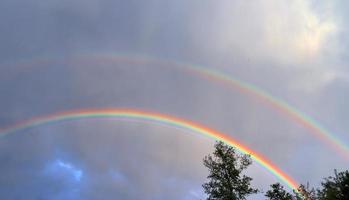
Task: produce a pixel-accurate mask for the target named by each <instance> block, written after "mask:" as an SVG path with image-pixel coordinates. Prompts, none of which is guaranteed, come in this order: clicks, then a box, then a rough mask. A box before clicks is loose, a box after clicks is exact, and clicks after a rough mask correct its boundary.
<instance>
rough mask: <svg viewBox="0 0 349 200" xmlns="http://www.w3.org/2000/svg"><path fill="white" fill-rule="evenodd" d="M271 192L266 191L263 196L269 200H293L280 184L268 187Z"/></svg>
mask: <svg viewBox="0 0 349 200" xmlns="http://www.w3.org/2000/svg"><path fill="white" fill-rule="evenodd" d="M270 187H271V190H268V191H267V192H266V194H265V196H266V197H268V199H270V200H293V199H294V197H293V196H292V195H291V194H290V193H288V192H286V191H285V189H284V187H283V186H282V185H281V184H280V183H275V184H272V185H270Z"/></svg>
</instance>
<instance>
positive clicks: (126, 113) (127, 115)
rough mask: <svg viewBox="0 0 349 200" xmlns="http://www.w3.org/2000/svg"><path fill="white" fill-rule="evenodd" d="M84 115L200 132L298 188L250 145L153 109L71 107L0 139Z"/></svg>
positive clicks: (12, 128)
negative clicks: (226, 145) (248, 157)
mask: <svg viewBox="0 0 349 200" xmlns="http://www.w3.org/2000/svg"><path fill="white" fill-rule="evenodd" d="M84 118H119V119H120V118H121V119H130V120H131V119H133V120H134V119H135V120H144V121H147V122H151V123H159V124H163V125H167V126H171V127H175V128H180V129H185V130H189V131H192V132H195V133H200V134H202V135H205V136H207V137H209V138H212V139H215V140H218V141H222V142H224V143H226V144H228V145H230V146H232V147H235V148H237V149H238V150H239V151H240V152H242V153H244V154H249V155H251V158H252V159H253V160H255V161H256V162H257V163H259V164H260V165H261V166H263V167H264V168H266V169H267V170H268V171H269V172H271V173H272V174H273V175H275V176H276V177H277V178H279V179H280V180H281V181H283V182H284V183H285V184H286V185H287V186H288V187H289V188H291V189H292V190H295V191H297V187H298V183H297V182H296V181H295V180H294V179H293V178H291V177H290V176H289V175H287V174H286V173H285V172H283V171H282V170H281V169H280V168H279V167H277V166H276V165H275V164H273V163H272V162H271V161H270V160H269V159H267V158H266V157H265V156H263V155H261V154H259V153H257V152H256V151H254V150H252V149H251V148H249V147H247V146H245V145H243V144H242V143H240V142H239V141H237V140H236V139H233V138H232V137H230V136H228V135H227V134H224V133H221V132H219V131H216V130H213V129H211V128H208V127H205V126H203V125H200V124H197V123H194V122H191V121H188V120H184V119H181V118H177V117H174V116H170V115H165V114H160V113H156V112H149V111H142V110H135V109H86V110H73V111H66V112H60V113H55V114H52V115H47V116H42V117H37V118H33V119H30V120H28V121H25V122H22V123H18V124H15V125H13V126H10V127H8V128H5V129H1V130H0V138H1V137H4V136H6V135H9V134H11V133H15V132H17V131H20V130H24V129H28V128H33V127H36V126H40V125H44V124H49V123H55V122H61V121H67V120H74V119H84Z"/></svg>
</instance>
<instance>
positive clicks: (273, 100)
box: [82, 54, 349, 159]
mask: <svg viewBox="0 0 349 200" xmlns="http://www.w3.org/2000/svg"><path fill="white" fill-rule="evenodd" d="M87 57H88V58H91V57H95V58H97V60H98V61H102V62H105V61H108V60H110V61H117V62H119V61H123V62H125V61H126V62H130V63H134V64H142V63H157V64H161V65H163V66H173V67H177V68H180V69H183V70H186V71H187V72H189V73H191V74H194V75H196V76H201V77H204V78H206V79H207V80H210V81H214V82H219V83H222V84H223V85H224V86H226V87H228V88H231V87H232V88H233V89H237V90H238V91H240V92H242V93H244V94H247V95H251V96H253V97H255V98H257V99H259V100H260V101H262V102H263V103H265V104H267V105H269V106H271V107H272V108H274V109H275V110H277V111H279V112H280V113H282V114H284V115H285V116H287V117H288V118H289V119H291V120H293V121H294V122H296V123H298V124H300V125H302V126H303V127H304V128H306V129H307V130H309V131H310V132H311V133H312V134H313V135H314V136H315V137H317V138H319V139H320V140H321V141H323V142H325V143H326V144H328V145H329V146H332V147H333V148H334V149H335V150H336V151H337V152H338V153H339V154H341V155H342V156H343V157H345V158H347V159H349V146H348V145H347V144H345V143H344V142H342V141H341V140H340V139H339V138H337V137H336V134H335V133H331V132H330V131H329V130H328V129H326V128H325V127H324V126H322V125H321V124H320V123H319V122H317V121H316V120H315V119H313V118H312V117H310V116H308V115H307V114H305V113H304V112H302V111H300V110H299V109H297V108H296V107H294V106H291V105H290V104H288V103H287V102H286V101H284V100H282V99H281V98H278V97H276V96H273V95H271V94H270V93H268V92H266V91H264V90H262V89H261V88H259V87H257V86H256V85H253V84H251V83H248V82H245V81H242V80H239V79H236V78H234V77H231V76H229V75H226V74H224V73H222V72H219V71H217V70H213V69H210V68H208V67H203V66H200V65H193V64H187V63H180V62H177V61H171V60H165V59H155V58H152V57H147V56H132V55H129V56H128V55H123V56H115V55H114V56H113V55H107V56H106V55H104V54H102V55H92V56H87ZM82 58H84V56H82ZM135 58H137V59H135Z"/></svg>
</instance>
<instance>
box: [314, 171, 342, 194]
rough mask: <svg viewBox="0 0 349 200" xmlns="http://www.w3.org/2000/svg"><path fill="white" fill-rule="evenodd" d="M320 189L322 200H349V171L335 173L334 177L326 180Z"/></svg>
mask: <svg viewBox="0 0 349 200" xmlns="http://www.w3.org/2000/svg"><path fill="white" fill-rule="evenodd" d="M321 186H322V188H321V189H318V198H319V199H320V200H347V199H349V171H348V170H346V171H343V172H339V173H338V172H337V170H335V171H334V176H330V177H328V178H325V181H324V182H322V183H321Z"/></svg>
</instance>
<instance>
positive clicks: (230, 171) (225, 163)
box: [203, 142, 258, 200]
mask: <svg viewBox="0 0 349 200" xmlns="http://www.w3.org/2000/svg"><path fill="white" fill-rule="evenodd" d="M251 163H252V160H251V158H250V156H248V155H241V154H238V153H237V152H236V150H235V149H234V148H233V147H230V146H227V145H225V144H224V143H223V142H217V143H216V144H215V150H214V152H213V156H211V155H208V156H206V157H205V158H204V165H205V166H206V167H207V168H208V170H209V175H208V177H207V178H208V179H209V182H207V183H205V184H203V188H204V190H205V193H206V194H207V195H208V198H207V199H208V200H236V199H246V197H247V196H248V195H250V194H254V193H257V192H258V190H257V189H254V188H252V187H251V184H250V183H251V181H252V178H250V177H248V176H246V175H243V174H242V172H243V170H245V169H246V168H247V167H248V166H249V165H250V164H251Z"/></svg>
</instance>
